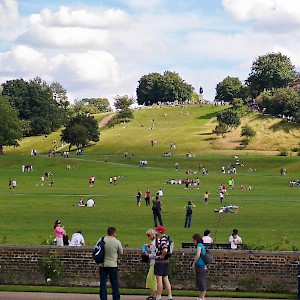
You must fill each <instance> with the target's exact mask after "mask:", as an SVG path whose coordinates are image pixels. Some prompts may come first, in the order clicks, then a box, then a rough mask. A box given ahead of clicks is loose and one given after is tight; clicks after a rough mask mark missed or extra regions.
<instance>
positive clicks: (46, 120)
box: [2, 77, 68, 135]
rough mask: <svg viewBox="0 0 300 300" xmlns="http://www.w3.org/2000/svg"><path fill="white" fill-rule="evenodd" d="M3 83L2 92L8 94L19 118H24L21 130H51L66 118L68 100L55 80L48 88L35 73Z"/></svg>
mask: <svg viewBox="0 0 300 300" xmlns="http://www.w3.org/2000/svg"><path fill="white" fill-rule="evenodd" d="M2 86H3V91H2V95H6V96H8V97H9V101H10V103H11V105H12V106H13V107H14V108H15V109H16V110H17V112H18V117H19V119H20V120H21V121H25V123H26V122H27V123H26V124H27V126H26V131H24V134H28V135H38V134H44V133H50V132H52V131H55V130H57V129H58V128H59V127H60V126H61V125H62V124H63V123H64V122H65V121H66V117H67V111H68V108H67V106H68V102H67V101H66V98H65V97H66V95H65V94H64V93H65V90H64V89H63V88H62V87H61V86H60V85H59V84H58V83H53V84H52V88H51V87H50V86H48V85H47V84H46V82H45V81H42V80H41V78H39V77H36V78H35V79H33V80H29V81H28V82H27V81H25V80H24V79H22V78H21V79H14V80H9V81H6V83H4V84H2ZM52 89H53V90H52ZM53 91H54V92H55V97H54V94H53V93H54V92H53ZM28 122H29V123H28ZM28 130H29V131H28Z"/></svg>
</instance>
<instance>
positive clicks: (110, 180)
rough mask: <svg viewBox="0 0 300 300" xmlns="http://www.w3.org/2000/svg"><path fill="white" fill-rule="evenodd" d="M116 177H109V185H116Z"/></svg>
mask: <svg viewBox="0 0 300 300" xmlns="http://www.w3.org/2000/svg"><path fill="white" fill-rule="evenodd" d="M117 180H118V176H110V177H109V185H112V184H114V185H117Z"/></svg>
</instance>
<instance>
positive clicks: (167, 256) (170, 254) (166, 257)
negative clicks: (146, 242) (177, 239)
mask: <svg viewBox="0 0 300 300" xmlns="http://www.w3.org/2000/svg"><path fill="white" fill-rule="evenodd" d="M163 238H166V239H167V240H168V242H169V245H168V251H167V254H166V255H165V257H164V259H168V258H169V257H171V256H172V254H173V249H174V240H173V239H172V238H170V237H169V236H168V235H165V236H163ZM157 243H158V241H157ZM157 248H158V244H157Z"/></svg>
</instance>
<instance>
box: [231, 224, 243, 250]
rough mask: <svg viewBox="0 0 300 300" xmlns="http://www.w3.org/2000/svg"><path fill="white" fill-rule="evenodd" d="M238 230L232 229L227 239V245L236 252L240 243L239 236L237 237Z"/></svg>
mask: <svg viewBox="0 0 300 300" xmlns="http://www.w3.org/2000/svg"><path fill="white" fill-rule="evenodd" d="M238 232H239V231H238V230H237V229H233V230H232V235H231V236H230V237H229V240H228V243H229V244H230V246H231V249H233V250H236V249H237V247H238V244H241V243H242V239H241V237H240V236H238Z"/></svg>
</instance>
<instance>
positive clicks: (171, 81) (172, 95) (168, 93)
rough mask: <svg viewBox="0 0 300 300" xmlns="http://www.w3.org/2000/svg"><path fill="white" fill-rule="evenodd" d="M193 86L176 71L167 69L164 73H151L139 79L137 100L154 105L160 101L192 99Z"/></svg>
mask: <svg viewBox="0 0 300 300" xmlns="http://www.w3.org/2000/svg"><path fill="white" fill-rule="evenodd" d="M193 90H194V89H193V87H192V86H191V85H190V84H187V83H186V82H185V81H184V80H183V79H181V77H180V76H179V75H178V74H177V73H175V72H170V71H166V72H164V74H163V75H161V74H159V73H151V74H148V75H144V76H142V77H141V79H140V80H139V85H138V87H137V90H136V94H137V102H138V104H140V105H143V104H144V105H152V104H153V103H158V102H173V101H175V100H178V101H181V102H184V101H186V100H191V99H192V95H193Z"/></svg>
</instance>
